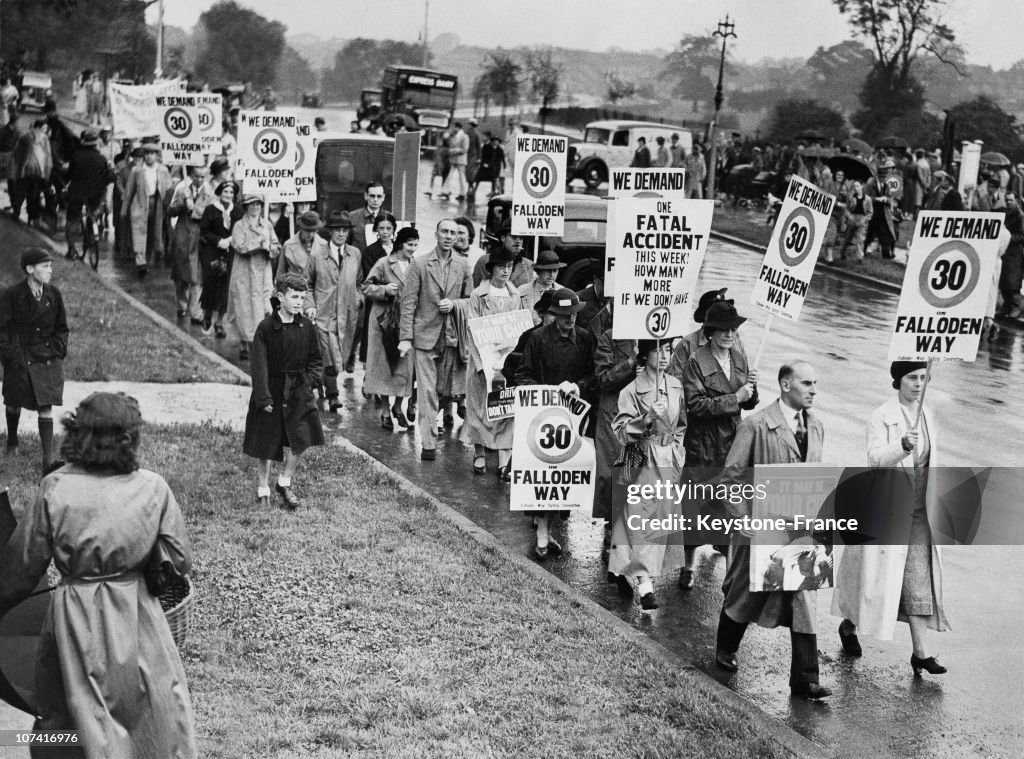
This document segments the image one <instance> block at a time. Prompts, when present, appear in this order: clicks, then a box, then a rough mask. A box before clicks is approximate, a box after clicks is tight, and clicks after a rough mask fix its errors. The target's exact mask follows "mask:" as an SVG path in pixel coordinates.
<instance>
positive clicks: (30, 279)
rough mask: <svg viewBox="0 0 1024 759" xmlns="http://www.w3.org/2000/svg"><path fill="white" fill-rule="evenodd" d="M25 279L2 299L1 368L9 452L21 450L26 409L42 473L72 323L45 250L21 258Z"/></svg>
mask: <svg viewBox="0 0 1024 759" xmlns="http://www.w3.org/2000/svg"><path fill="white" fill-rule="evenodd" d="M21 269H22V271H24V272H25V274H26V277H25V279H24V280H23V281H22V282H21V283H19V284H17V285H14V286H13V287H11V288H9V289H8V290H6V291H5V292H4V293H3V294H2V295H0V363H2V364H3V370H4V380H3V396H4V405H5V406H6V407H7V453H8V454H11V453H13V452H14V451H16V450H17V448H18V422H19V421H20V420H21V410H22V409H23V408H27V409H29V410H30V411H35V412H37V413H38V415H39V439H40V441H41V443H42V449H43V471H44V472H45V471H46V470H47V469H48V468H49V466H50V461H51V458H52V449H53V407H54V406H60V405H61V404H62V403H63V396H64V357H65V356H66V355H67V352H68V322H67V317H66V315H65V311H64V299H63V298H62V297H61V294H60V291H59V290H58V289H57V288H56V287H54V286H53V285H51V284H50V279H51V277H52V276H53V258H52V257H51V256H50V254H49V253H47V252H46V251H45V250H43V249H42V248H26V249H25V251H24V252H23V253H22V254H21Z"/></svg>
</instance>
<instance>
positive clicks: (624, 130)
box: [566, 121, 693, 190]
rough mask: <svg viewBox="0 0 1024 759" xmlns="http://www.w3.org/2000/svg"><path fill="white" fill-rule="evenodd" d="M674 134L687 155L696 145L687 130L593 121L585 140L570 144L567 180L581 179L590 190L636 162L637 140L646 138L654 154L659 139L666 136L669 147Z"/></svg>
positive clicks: (664, 125) (654, 125)
mask: <svg viewBox="0 0 1024 759" xmlns="http://www.w3.org/2000/svg"><path fill="white" fill-rule="evenodd" d="M673 134H678V135H679V145H680V146H681V147H682V149H683V150H684V151H685V153H686V154H688V153H689V152H690V148H691V147H692V145H693V136H692V135H691V134H690V131H689V130H688V129H686V127H681V126H674V125H672V124H656V123H654V122H648V121H592V122H590V123H589V124H587V127H586V129H585V130H584V131H583V141H582V142H574V143H572V144H571V145H569V160H568V164H569V169H568V171H567V172H566V181H567V182H571V181H572V180H573V179H582V180H583V183H584V184H585V185H586V186H587V187H588V188H589V189H591V190H594V189H597V187H598V186H599V185H600V184H602V183H603V182H607V181H608V178H609V177H610V176H611V169H621V168H626V167H628V166H629V164H630V163H632V161H633V153H634V152H635V151H636V146H637V140H638V138H640V137H643V138H645V139H646V140H647V147H648V148H650V150H651V157H652V158H653V157H654V155H655V151H656V150H657V145H656V143H655V141H654V140H655V138H656V137H664V138H665V143H666V144H669V143H670V142H671V138H672V135H673Z"/></svg>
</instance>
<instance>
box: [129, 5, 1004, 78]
mask: <svg viewBox="0 0 1024 759" xmlns="http://www.w3.org/2000/svg"><path fill="white" fill-rule="evenodd" d="M238 2H239V3H240V4H241V5H244V6H247V7H249V8H252V9H253V10H255V11H256V12H258V13H260V14H261V15H263V16H266V17H267V18H271V19H274V20H277V21H280V22H281V23H283V24H284V25H285V26H287V27H288V33H289V34H301V33H311V34H315V35H317V36H318V37H321V38H322V39H330V38H332V37H339V38H342V39H350V38H352V37H370V38H374V39H387V38H390V39H397V40H404V41H407V42H415V41H416V40H417V38H418V36H419V34H420V32H421V31H422V29H423V17H424V5H425V1H424V0H301V2H296V1H295V0H238ZM429 2H430V15H429V28H428V33H429V37H430V38H431V39H434V38H435V37H436V36H437V35H438V34H441V33H443V32H452V33H454V34H457V35H458V36H459V37H460V38H461V39H462V41H463V42H464V43H466V44H472V45H481V46H485V47H495V48H496V47H498V46H499V45H500V46H503V47H517V46H519V45H535V44H549V45H557V46H560V47H568V48H584V49H587V50H605V49H607V48H609V47H620V48H623V49H626V50H650V49H653V48H665V49H671V48H672V47H674V46H675V44H676V42H677V41H678V40H679V38H680V37H681V36H682V35H683V34H699V33H702V32H706V31H708V30H712V29H714V28H715V25H716V23H717V22H718V20H719V19H721V18H724V17H725V14H726V13H729V14H730V15H731V17H732V18H733V19H734V20H735V21H736V33H737V34H738V35H739V38H738V39H737V40H734V41H733V43H732V44H734V47H731V48H730V49H732V50H733V51H734V53H735V55H736V57H737V58H738V59H739V60H743V61H748V62H752V61H756V60H759V59H761V58H765V57H774V58H781V57H801V58H806V57H808V56H810V55H811V54H812V53H813V52H814V50H815V49H816V48H817V47H818V46H819V45H822V46H825V47H829V46H830V45H834V44H836V43H838V42H842V41H843V40H845V39H849V37H850V34H851V33H850V28H849V26H848V25H847V24H846V22H845V20H844V19H843V18H842V17H841V16H840V15H839V12H838V11H837V10H836V9H835V6H834V5H833V3H832V2H831V1H830V0H725V1H723V0H718V1H717V2H715V1H714V0H429ZM212 4H213V0H165V15H164V19H165V22H166V23H167V24H172V25H175V26H181V27H184V28H185V29H188V30H190V29H191V28H192V27H193V26H194V25H195V23H196V21H197V20H198V18H199V14H200V13H202V12H203V11H204V10H205V9H206V8H209V7H210V6H211V5H212ZM149 19H150V21H151V22H155V19H156V6H155V5H154V6H151V7H150V11H149ZM945 19H946V21H947V23H949V24H950V25H951V26H952V27H953V29H954V30H955V31H956V33H957V35H958V37H959V40H960V41H961V43H962V44H963V46H964V47H965V49H966V51H967V57H968V60H969V61H971V62H972V63H978V64H981V65H985V64H988V65H990V66H992V67H993V68H996V69H1000V68H1007V67H1009V66H1010V65H1011V64H1012V63H1014V62H1015V61H1017V60H1019V59H1020V58H1024V43H1022V40H1024V36H1022V30H1024V3H1022V2H1018V1H1017V0H1009V2H1007V0H947V10H946V12H945Z"/></svg>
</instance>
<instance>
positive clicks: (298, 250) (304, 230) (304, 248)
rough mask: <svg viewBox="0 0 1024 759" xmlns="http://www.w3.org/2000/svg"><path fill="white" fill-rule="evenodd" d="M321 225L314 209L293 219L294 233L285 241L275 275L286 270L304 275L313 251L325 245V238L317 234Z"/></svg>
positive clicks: (321, 248)
mask: <svg viewBox="0 0 1024 759" xmlns="http://www.w3.org/2000/svg"><path fill="white" fill-rule="evenodd" d="M323 227H324V221H323V219H321V218H320V214H318V213H317V212H316V211H306V212H305V213H303V214H301V215H300V216H299V217H298V219H296V220H295V234H294V235H292V236H291V237H289V238H288V240H286V241H285V244H284V252H283V253H282V254H281V257H280V258H278V259H277V272H276V275H275V276H277V277H280V276H281V275H282V274H286V273H288V272H293V273H295V274H302V275H303V276H305V274H306V267H307V265H308V264H309V258H310V256H312V255H313V252H314V251H317V250H323V249H324V248H326V247H327V240H325V239H324V238H323V237H321V236H320V235H318V234H317V232H319V231H320V230H321V229H323ZM275 281H277V280H276V279H275Z"/></svg>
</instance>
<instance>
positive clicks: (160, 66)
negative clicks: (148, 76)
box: [154, 0, 164, 79]
mask: <svg viewBox="0 0 1024 759" xmlns="http://www.w3.org/2000/svg"><path fill="white" fill-rule="evenodd" d="M154 74H155V75H156V78H157V79H160V78H161V77H162V76H163V75H164V0H160V3H159V5H157V21H156V71H155V72H154Z"/></svg>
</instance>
